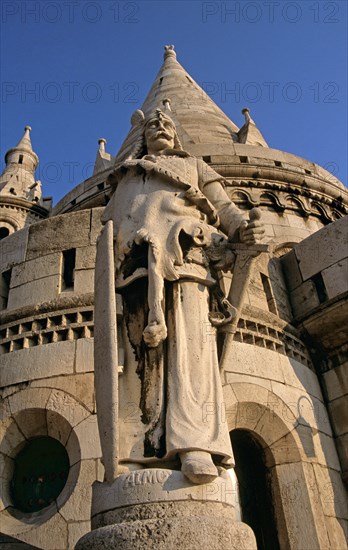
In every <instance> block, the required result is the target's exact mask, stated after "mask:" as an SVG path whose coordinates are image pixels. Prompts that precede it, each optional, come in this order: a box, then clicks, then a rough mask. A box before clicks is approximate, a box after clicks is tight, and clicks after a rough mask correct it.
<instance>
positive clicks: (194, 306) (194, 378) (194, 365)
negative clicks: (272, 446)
mask: <svg viewBox="0 0 348 550" xmlns="http://www.w3.org/2000/svg"><path fill="white" fill-rule="evenodd" d="M115 176H116V180H117V187H116V190H115V192H114V194H113V196H112V199H111V201H110V202H109V204H108V206H107V207H106V209H105V213H104V221H107V220H108V219H112V220H113V223H114V243H115V265H116V291H118V292H119V293H121V294H122V296H123V323H122V330H121V333H120V335H119V336H120V341H121V345H122V346H123V347H124V350H125V361H124V370H123V373H122V374H121V375H120V377H119V388H120V411H119V421H120V426H119V432H120V459H121V462H122V461H125V462H154V461H156V460H158V459H171V458H174V457H175V455H176V454H177V453H180V452H181V451H187V450H203V451H207V452H209V453H211V454H212V456H213V457H214V459H215V462H217V463H219V462H222V463H225V464H230V463H231V460H232V449H231V443H230V438H229V433H228V429H227V424H226V422H225V415H224V408H223V407H224V404H223V397H222V387H221V380H220V372H219V365H218V358H217V349H216V339H215V329H214V328H213V327H212V325H211V324H210V322H209V319H208V314H209V299H210V296H209V294H210V290H209V288H210V287H212V286H213V285H215V284H216V281H215V279H214V277H213V276H212V273H211V270H210V268H209V261H208V259H207V257H206V255H205V253H204V250H205V247H206V246H207V245H210V244H211V242H212V240H213V239H214V238H215V237H216V236H217V235H219V233H218V228H221V229H222V230H223V231H224V232H225V233H226V234H227V233H229V234H232V233H234V232H235V231H236V230H237V229H238V227H239V225H240V223H241V221H242V216H241V213H240V211H239V210H238V208H237V207H236V206H235V205H234V204H233V203H232V202H231V201H230V199H229V198H228V196H227V194H226V192H225V191H224V189H223V180H222V178H221V176H219V175H218V174H217V173H216V172H215V171H214V170H212V169H211V168H210V167H209V166H208V165H207V164H206V163H204V162H203V161H201V160H199V159H196V158H194V157H191V156H189V155H188V154H186V153H184V152H181V151H168V152H167V154H165V155H162V156H158V157H157V156H156V157H150V156H147V157H143V158H142V159H136V160H132V161H126V162H125V163H124V164H123V165H122V166H121V167H119V168H118V169H117V171H116V172H115ZM148 247H152V252H153V257H154V262H155V266H156V270H157V272H158V273H159V274H160V276H161V277H163V280H164V281H165V299H164V305H163V308H164V311H165V317H166V325H167V330H168V336H167V339H166V340H165V342H163V343H162V344H160V345H159V346H158V347H157V348H148V347H146V346H145V344H144V342H143V338H142V333H143V330H144V328H145V327H146V325H147V313H148V305H147V272H148V269H150V266H149V265H148Z"/></svg>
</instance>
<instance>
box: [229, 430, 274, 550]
mask: <svg viewBox="0 0 348 550" xmlns="http://www.w3.org/2000/svg"><path fill="white" fill-rule="evenodd" d="M231 440H232V447H233V453H234V457H235V460H236V467H235V472H236V476H237V479H238V487H239V498H240V506H241V515H242V521H243V522H245V523H246V524H247V525H249V526H250V527H251V528H252V530H253V531H254V534H255V537H256V541H257V548H258V550H280V546H279V540H278V533H277V525H276V520H275V515H274V507H273V502H272V488H271V479H270V473H269V471H268V468H267V467H266V465H265V457H264V450H263V449H262V447H261V445H260V443H259V442H258V441H257V440H256V439H255V438H254V437H253V436H252V434H251V433H250V432H249V431H247V430H234V431H233V432H232V433H231Z"/></svg>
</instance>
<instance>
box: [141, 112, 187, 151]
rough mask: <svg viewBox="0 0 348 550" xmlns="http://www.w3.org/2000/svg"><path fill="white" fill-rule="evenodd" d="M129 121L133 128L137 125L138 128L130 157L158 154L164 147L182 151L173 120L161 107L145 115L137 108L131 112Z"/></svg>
mask: <svg viewBox="0 0 348 550" xmlns="http://www.w3.org/2000/svg"><path fill="white" fill-rule="evenodd" d="M131 122H132V125H133V128H134V127H138V129H139V130H140V137H139V140H138V142H137V144H136V146H135V149H134V150H133V152H132V155H131V157H132V158H137V157H140V156H142V155H144V154H158V152H160V151H163V150H164V149H178V150H180V151H182V146H181V143H180V140H179V137H178V134H177V131H176V128H175V124H174V121H173V120H172V118H171V117H170V116H169V115H168V114H167V113H165V112H164V111H162V110H161V109H155V111H153V112H151V113H150V114H149V115H147V116H146V117H145V115H144V113H143V112H142V111H141V110H137V111H135V113H134V114H133V116H132V119H131Z"/></svg>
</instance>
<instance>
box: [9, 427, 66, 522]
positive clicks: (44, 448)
mask: <svg viewBox="0 0 348 550" xmlns="http://www.w3.org/2000/svg"><path fill="white" fill-rule="evenodd" d="M14 462H15V465H14V474H13V478H12V481H11V493H12V500H13V504H14V506H15V507H16V508H17V509H18V510H20V511H22V512H37V511H38V510H41V509H42V508H46V506H49V505H50V504H51V503H52V502H53V501H54V500H55V499H56V498H57V497H58V495H59V493H60V492H61V491H62V489H63V487H64V485H65V483H66V480H67V478H68V473H69V467H70V464H69V457H68V453H67V452H66V450H65V447H63V445H62V444H61V443H60V442H59V441H57V440H56V439H53V438H52V437H36V438H34V439H31V440H29V441H28V443H27V444H26V446H25V447H24V448H23V449H22V450H21V451H20V452H19V453H18V455H17V456H16V458H15V461H14Z"/></svg>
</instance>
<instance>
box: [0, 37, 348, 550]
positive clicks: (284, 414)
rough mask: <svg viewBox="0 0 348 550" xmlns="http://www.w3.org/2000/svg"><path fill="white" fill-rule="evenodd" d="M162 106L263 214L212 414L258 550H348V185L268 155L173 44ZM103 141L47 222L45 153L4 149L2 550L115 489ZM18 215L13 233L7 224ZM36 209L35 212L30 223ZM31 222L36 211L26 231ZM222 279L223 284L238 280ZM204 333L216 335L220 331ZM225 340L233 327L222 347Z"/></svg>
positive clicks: (77, 519)
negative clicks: (226, 440)
mask: <svg viewBox="0 0 348 550" xmlns="http://www.w3.org/2000/svg"><path fill="white" fill-rule="evenodd" d="M158 106H161V107H163V108H164V109H167V110H168V111H170V116H171V117H172V119H173V120H174V122H175V125H176V128H177V131H178V135H179V137H180V141H181V143H182V145H183V149H184V150H185V151H187V152H188V153H190V154H191V155H193V156H195V157H197V158H201V159H203V160H204V161H205V162H206V163H207V164H209V166H211V167H212V168H214V170H215V171H217V172H218V173H219V174H221V176H223V177H224V178H225V186H226V187H225V188H226V191H227V193H228V195H229V197H230V198H231V199H232V200H233V201H234V202H235V204H236V205H237V206H238V207H239V208H240V209H241V210H242V211H244V212H245V216H247V213H248V211H249V210H250V208H252V207H255V206H257V207H258V208H259V209H260V210H261V211H262V219H263V221H264V224H265V228H266V238H265V240H266V242H267V243H269V245H270V251H269V252H268V253H265V254H262V255H261V256H260V257H259V258H258V259H257V262H256V263H255V264H254V268H253V272H252V276H251V282H250V284H249V287H248V290H247V296H246V301H245V304H244V307H243V311H242V315H241V318H240V320H239V323H238V327H237V331H236V334H235V336H234V341H233V348H232V351H231V353H230V360H229V361H228V364H227V365H226V367H225V370H224V372H223V373H222V375H221V376H222V383H223V390H224V399H225V408H224V410H223V411H222V410H220V411H207V414H208V413H209V414H219V415H222V416H223V417H224V419H226V421H227V423H228V427H229V431H230V433H231V439H232V443H233V450H234V454H235V459H236V474H237V478H238V483H239V501H240V504H239V508H238V506H237V508H238V509H239V512H238V513H239V514H240V516H241V517H242V519H243V521H244V522H245V523H248V524H249V525H250V526H251V527H252V529H253V530H254V532H255V535H256V539H257V542H258V546H259V548H267V549H268V548H281V549H283V548H289V549H293V550H298V549H300V548H303V549H306V550H307V549H313V550H316V549H318V548H320V549H327V550H329V549H341V548H345V546H346V536H347V496H346V489H345V483H346V482H347V470H348V459H347V451H346V449H347V445H348V440H347V438H348V424H347V418H348V414H347V383H346V376H345V369H346V368H347V345H348V334H347V326H348V323H347V292H348V286H347V280H348V277H347V265H348V259H347V230H348V227H347V225H348V217H347V216H346V214H347V209H348V193H347V190H346V188H345V187H344V186H343V184H342V183H341V182H339V181H338V180H337V179H336V178H334V177H333V176H332V175H331V174H329V173H328V172H327V171H326V170H324V169H323V168H321V167H320V166H318V165H316V164H314V163H312V162H310V161H307V160H304V159H302V158H299V157H297V156H294V155H291V154H289V153H285V152H282V151H278V150H274V149H271V148H269V147H268V145H267V142H266V141H265V138H264V137H263V136H262V134H261V132H260V130H259V129H258V128H257V126H256V124H255V122H254V121H253V120H252V118H251V116H250V113H249V111H248V110H245V112H244V115H245V123H244V125H243V126H242V127H241V128H238V126H236V124H234V123H233V122H232V121H231V120H230V119H229V118H228V117H227V116H226V115H225V114H224V113H223V112H222V111H221V110H220V109H219V108H218V106H217V105H216V104H215V103H214V102H213V101H212V100H211V99H210V98H209V97H208V96H207V95H206V94H205V93H204V92H203V90H202V89H201V88H200V87H199V86H198V85H197V84H196V83H195V82H194V80H193V79H192V77H191V76H190V75H189V74H188V73H187V72H186V70H185V69H184V68H183V67H182V66H181V65H180V63H179V62H178V61H177V59H176V54H175V52H174V49H173V48H172V47H167V49H166V52H165V57H164V63H163V65H162V67H161V69H160V71H159V73H158V75H157V77H156V79H155V81H154V84H153V86H152V88H151V90H150V92H149V94H148V96H147V97H146V99H145V101H144V104H143V106H142V110H143V111H144V113H145V114H147V113H149V112H151V111H153V109H154V108H156V107H158ZM137 139H138V136H137V128H136V126H132V128H131V130H130V132H129V134H128V135H127V136H126V138H125V141H124V143H123V145H122V147H121V149H120V151H119V152H118V153H117V155H115V156H116V161H121V160H124V159H126V158H127V156H128V155H129V153H130V151H132V150H133V147H134V144H135V143H137ZM100 141H101V143H100V150H99V152H98V153H97V159H96V166H95V170H94V173H93V175H92V177H91V178H89V179H87V180H86V181H84V182H81V183H80V184H79V185H77V186H76V187H75V188H74V189H73V190H71V191H70V192H69V194H68V195H66V196H65V197H64V198H63V199H62V200H61V201H60V202H59V203H58V204H57V205H56V206H55V207H54V209H53V211H52V214H51V216H50V217H49V218H48V219H42V220H41V221H40V220H39V218H40V215H39V214H38V213H39V212H42V215H41V218H45V217H46V216H47V213H46V214H45V213H44V211H45V209H43V207H42V203H41V206H40V198H38V201H35V191H33V190H35V179H34V169H35V167H36V165H37V157H36V155H35V153H33V152H32V148H31V144H30V138H29V130H28V129H27V130H26V132H25V135H24V137H23V139H22V140H21V142H20V143H19V144H18V146H17V147H16V148H14V149H11V150H10V151H9V152H8V153H7V155H6V169H5V171H4V174H3V175H2V177H1V182H2V186H1V194H0V200H1V203H0V204H1V213H0V215H1V216H3V217H1V220H3V221H4V225H3V223H1V226H3V227H5V228H7V229H8V231H9V233H11V234H8V233H7V232H6V235H5V233H3V237H4V238H3V239H2V241H1V243H0V260H1V273H2V284H3V291H2V294H3V308H2V310H1V313H0V323H1V340H0V345H1V353H2V356H1V385H2V387H3V401H2V407H3V414H2V424H1V429H2V434H3V438H2V442H1V444H0V457H1V460H2V463H3V468H2V472H3V474H2V484H1V488H2V501H1V507H2V509H1V528H2V531H3V533H4V536H3V542H2V545H3V547H5V544H6V543H7V542H8V543H9V542H10V539H11V537H12V542H13V539H17V542H18V541H22V542H23V543H26V544H27V545H31V547H36V548H43V549H52V550H66V549H70V548H71V549H72V548H74V545H75V543H76V542H77V540H78V539H79V538H80V537H81V536H82V535H84V534H85V533H87V532H89V531H90V529H91V527H90V519H91V518H90V511H91V494H92V484H93V482H94V481H103V476H104V471H103V466H102V464H101V461H100V457H101V450H100V443H99V436H98V428H97V422H96V420H97V418H96V408H95V396H94V382H93V368H94V365H93V328H94V325H93V319H94V317H93V313H94V294H93V292H94V268H95V251H96V240H97V237H98V235H99V233H100V230H101V215H102V213H103V210H104V207H105V205H106V204H107V203H108V200H109V196H110V187H109V180H108V176H109V174H110V173H111V172H112V170H113V165H114V162H115V158H114V157H112V156H111V155H109V154H108V153H106V152H105V143H104V140H100ZM21 155H22V160H20V159H21ZM17 176H18V178H17ZM33 185H34V187H31V186H33ZM36 189H37V188H36ZM30 193H31V194H30ZM33 200H34V203H33ZM10 208H11V209H12V210H11V212H12V213H15V214H13V216H14V221H15V223H14V222H13V221H12V222H11V221H10V219H9V218H6V213H8V212H9V211H10ZM21 209H22V210H21ZM40 209H41V210H40ZM24 211H25V216H26V217H25V216H24V215H23V216H22V214H21V215H19V212H24ZM3 212H4V214H3ZM32 212H33V213H34V214H33V215H38V218H36V219H35V220H34V219H33V218H30V221H28V219H29V217H30V216H31V215H32V214H31V213H32ZM6 220H8V221H6ZM33 221H35V223H33ZM12 233H13V234H12ZM223 284H224V285H225V287H226V289H227V288H228V285H229V278H228V277H225V278H224V281H223ZM118 317H119V320H120V318H121V317H122V311H121V309H118ZM201 337H203V338H209V337H210V334H209V330H208V329H207V332H206V333H204V334H203V335H201ZM224 337H225V335H224V333H223V331H221V333H220V335H219V339H220V340H219V341H220V343H221V342H222V341H223V339H224ZM120 361H121V360H120ZM120 367H121V365H120ZM121 370H122V369H121V368H120V371H121ZM120 376H122V374H120ZM130 412H131V411H130ZM174 512H175V511H174ZM144 513H145V512H144ZM140 519H141V520H142V521H146V518H145V517H141V518H140ZM153 536H154V538H153V541H154V547H155V544H156V534H155V533H154V535H153ZM0 540H1V539H0ZM27 547H28V546H27Z"/></svg>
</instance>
